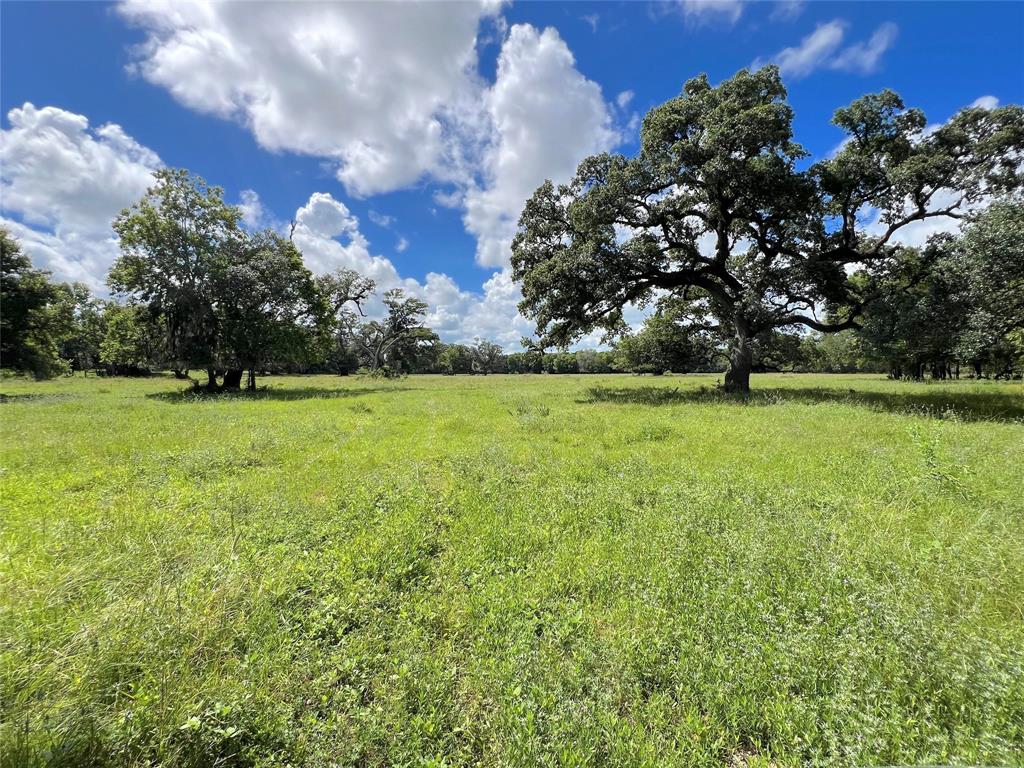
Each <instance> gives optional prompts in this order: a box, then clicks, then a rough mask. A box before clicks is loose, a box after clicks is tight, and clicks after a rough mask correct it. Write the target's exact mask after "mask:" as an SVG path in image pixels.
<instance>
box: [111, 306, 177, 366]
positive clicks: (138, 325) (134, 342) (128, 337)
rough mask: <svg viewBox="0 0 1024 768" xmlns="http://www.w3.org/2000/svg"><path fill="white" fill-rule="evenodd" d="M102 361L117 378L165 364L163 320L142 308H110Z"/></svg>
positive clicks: (147, 309)
mask: <svg viewBox="0 0 1024 768" xmlns="http://www.w3.org/2000/svg"><path fill="white" fill-rule="evenodd" d="M103 326H104V329H103V338H102V340H101V341H100V346H99V357H100V361H101V362H102V363H103V364H104V365H106V366H107V369H108V370H109V371H110V372H111V373H114V374H118V375H138V374H140V373H146V372H148V371H150V370H153V369H154V368H159V367H161V366H163V365H164V364H165V362H166V334H165V332H164V328H163V325H162V322H161V320H160V318H158V317H154V316H153V314H152V311H151V310H150V309H149V307H146V306H143V305H121V304H115V303H113V302H111V303H109V304H107V306H106V311H105V312H104V316H103Z"/></svg>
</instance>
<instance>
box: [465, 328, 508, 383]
mask: <svg viewBox="0 0 1024 768" xmlns="http://www.w3.org/2000/svg"><path fill="white" fill-rule="evenodd" d="M470 355H471V358H472V366H473V372H474V373H482V374H483V375H484V376H486V375H487V374H488V373H497V372H498V370H499V367H500V365H501V363H502V362H503V360H504V355H503V354H502V349H501V347H499V346H498V345H497V344H495V343H494V342H493V341H488V340H487V339H481V338H480V337H479V336H478V337H477V338H476V339H475V340H474V343H473V346H472V347H471V349H470Z"/></svg>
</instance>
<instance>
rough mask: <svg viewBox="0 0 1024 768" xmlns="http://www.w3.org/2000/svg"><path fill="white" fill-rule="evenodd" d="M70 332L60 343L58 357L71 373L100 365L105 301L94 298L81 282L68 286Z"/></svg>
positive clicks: (104, 325) (86, 371) (104, 324)
mask: <svg viewBox="0 0 1024 768" xmlns="http://www.w3.org/2000/svg"><path fill="white" fill-rule="evenodd" d="M66 290H67V298H66V301H68V302H70V304H71V305H72V306H71V332H70V335H69V336H67V338H65V339H64V341H63V343H62V344H61V352H60V356H61V357H62V358H63V359H64V360H65V361H67V363H68V364H69V365H70V366H71V369H72V370H75V371H82V372H83V373H88V371H89V370H92V369H95V368H98V367H99V365H100V345H101V343H102V342H103V336H104V333H105V331H106V320H105V317H106V302H104V301H102V300H101V299H97V298H96V297H95V296H93V295H92V294H91V293H90V291H89V288H88V286H86V285H83V284H82V283H73V284H71V285H68V286H67V288H66Z"/></svg>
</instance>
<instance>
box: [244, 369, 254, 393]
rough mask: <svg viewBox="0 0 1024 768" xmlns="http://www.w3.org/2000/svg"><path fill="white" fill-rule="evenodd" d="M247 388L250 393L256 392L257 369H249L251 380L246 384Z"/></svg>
mask: <svg viewBox="0 0 1024 768" xmlns="http://www.w3.org/2000/svg"><path fill="white" fill-rule="evenodd" d="M245 388H246V389H247V390H249V391H250V392H255V391H256V369H255V368H250V369H249V380H248V381H247V382H246V383H245Z"/></svg>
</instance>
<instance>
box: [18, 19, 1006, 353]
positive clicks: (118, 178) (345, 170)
mask: <svg viewBox="0 0 1024 768" xmlns="http://www.w3.org/2000/svg"><path fill="white" fill-rule="evenodd" d="M0 34H2V40H0V56H2V60H0V102H2V103H0V106H2V112H3V115H4V118H3V129H4V132H3V144H2V145H0V160H2V166H0V175H2V179H3V187H2V192H3V198H2V214H3V217H4V220H5V225H6V226H8V227H10V228H11V229H12V230H14V232H15V234H17V235H18V236H19V237H20V238H21V239H22V241H23V243H24V244H25V247H26V249H27V250H28V251H29V252H30V253H31V254H32V255H33V258H34V259H35V260H36V261H37V262H38V263H39V264H40V265H41V266H45V267H47V268H49V269H52V270H53V271H54V273H55V274H56V275H57V276H58V277H60V278H62V279H73V280H82V281H85V282H88V283H90V284H91V285H93V286H94V287H96V288H97V290H102V285H103V281H104V278H105V271H106V268H107V266H109V263H110V260H111V259H112V258H114V256H115V255H116V252H117V246H116V242H115V241H114V240H113V239H112V233H111V232H110V230H109V221H110V218H111V217H112V216H113V215H114V214H115V213H116V212H117V210H119V209H120V207H122V206H124V205H127V204H129V203H130V202H132V201H133V200H134V199H137V198H138V196H139V195H140V194H141V191H142V190H144V189H145V186H146V183H147V180H148V178H149V173H150V172H151V171H152V169H153V168H155V167H158V166H160V165H170V166H183V167H187V168H189V169H191V170H193V171H194V172H196V173H199V174H201V175H202V176H204V177H206V178H207V179H208V180H209V181H211V182H213V183H216V184H219V185H221V186H223V187H224V188H225V191H226V196H227V198H228V199H229V200H230V201H232V202H240V203H244V204H245V210H246V212H247V217H248V219H249V222H250V224H251V225H252V226H276V227H281V226H286V225H287V222H289V221H291V220H293V219H295V220H297V221H298V222H299V226H298V228H297V236H296V242H297V244H299V246H300V248H301V249H302V250H303V253H304V255H305V257H306V259H307V263H309V265H310V267H311V268H313V269H314V270H315V271H323V270H327V269H332V268H335V267H338V266H353V267H356V268H357V269H361V270H362V271H364V272H366V273H368V274H370V275H371V276H373V277H375V278H376V279H377V280H378V283H379V284H380V285H381V286H382V287H391V286H393V285H400V286H403V287H405V288H406V289H407V290H410V291H412V292H416V293H419V294H420V295H422V296H423V297H424V298H426V299H427V300H428V302H430V304H431V317H430V318H429V319H430V321H431V323H432V325H434V327H435V328H437V329H438V330H439V331H440V332H441V335H442V337H443V338H445V339H446V340H463V339H468V338H471V337H472V336H474V335H477V334H480V335H484V336H489V337H491V338H496V339H498V340H499V341H500V342H503V343H505V344H506V346H510V347H511V346H515V344H514V341H515V340H516V339H518V337H519V336H520V335H521V334H522V333H524V332H529V330H530V325H529V323H528V322H527V321H526V320H525V319H523V318H521V317H519V316H518V313H517V312H516V310H515V303H516V300H517V298H518V289H517V288H516V286H515V284H514V283H512V281H511V279H510V277H509V275H508V271H507V263H508V239H509V237H510V236H511V232H512V230H513V229H514V222H515V218H516V216H517V215H518V213H519V209H520V208H521V205H522V203H523V201H524V200H525V197H526V196H528V195H529V193H530V192H531V191H532V189H533V188H535V187H536V185H537V184H539V183H540V182H541V181H543V179H544V178H545V177H554V178H555V180H556V181H564V180H565V178H567V176H568V175H569V174H570V173H571V172H572V169H574V168H575V166H576V164H577V163H578V162H579V160H580V159H582V157H584V156H586V155H587V154H590V153H591V152H595V151H602V150H615V151H621V152H627V153H629V152H632V151H634V150H635V148H636V140H637V123H638V120H639V118H641V117H642V116H643V114H644V113H645V112H646V111H647V110H648V109H649V108H650V107H652V106H654V105H656V104H658V103H660V102H662V101H664V100H666V99H668V98H670V97H672V96H674V95H676V94H677V93H678V92H679V90H680V88H681V86H682V84H683V83H684V82H685V81H686V80H687V79H688V78H690V77H692V76H694V75H697V74H698V73H700V72H707V73H708V75H709V76H710V78H711V79H712V81H719V80H721V79H723V78H725V77H728V76H729V75H731V74H733V73H734V72H736V71H737V70H738V69H740V68H742V67H746V66H750V65H751V64H753V63H755V62H757V63H760V62H767V61H774V62H777V63H779V64H780V65H781V66H782V69H783V75H784V79H785V82H786V84H787V87H788V89H789V95H790V101H791V103H792V105H793V107H794V109H795V113H796V120H795V133H796V138H797V140H798V141H799V142H801V143H802V144H803V145H804V146H805V147H806V148H807V149H808V150H810V151H811V152H812V153H814V154H815V155H817V156H822V155H825V154H827V153H828V152H830V151H831V150H832V149H833V148H834V147H835V146H836V145H837V144H838V142H839V141H840V139H841V138H842V137H841V134H840V133H839V131H838V130H837V129H835V128H834V127H832V126H831V125H829V119H830V116H831V114H832V112H833V111H834V110H835V109H836V108H837V107H839V106H843V105H845V104H847V103H848V102H849V101H851V100H852V99H854V98H856V97H857V96H860V95H861V94H863V93H866V92H870V91H876V90H879V89H881V88H886V87H887V88H893V89H895V90H896V91H898V92H899V93H900V94H901V95H902V96H903V97H904V100H905V101H906V102H907V104H908V105H909V106H916V107H920V108H922V109H924V110H925V113H926V114H927V116H928V119H929V121H930V122H933V123H937V122H942V121H944V120H946V119H948V118H949V116H950V115H951V114H953V113H954V112H955V111H956V110H957V109H959V108H961V107H964V106H967V105H969V104H972V103H974V102H976V101H977V100H979V99H981V100H982V102H981V103H983V104H995V103H1002V104H1005V103H1010V102H1015V103H1020V102H1022V101H1024V53H1022V50H1024V4H1021V3H1013V2H1004V3H982V2H973V3H966V2H964V3H958V2H942V3H925V2H914V3H884V2H874V3H867V2H864V3H829V2H807V3H799V2H781V3H780V2H760V3H752V2H751V3H744V2H737V1H734V0H722V1H721V2H713V3H700V2H687V1H685V0H684V1H683V2H677V3H661V4H658V3H645V2H630V3H579V2H574V3H517V4H504V5H496V4H494V3H489V4H486V5H483V6H481V5H477V4H470V3H432V4H427V5H425V6H411V5H403V4H397V3H392V4H372V5H371V4H350V5H332V4H328V3H309V4H303V5H298V4H291V5H273V4H270V3H255V4H243V3H238V2H236V3H233V4H230V5H227V6H223V5H218V6H189V5H186V4H184V3H176V2H172V3H168V4H166V5H160V4H154V3H147V4H141V3H138V4H137V3H128V4H124V5H105V4H100V3H93V2H82V3H60V4H50V3H44V2H34V3H30V2H4V3H3V4H2V6H0ZM26 105H32V106H26Z"/></svg>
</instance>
